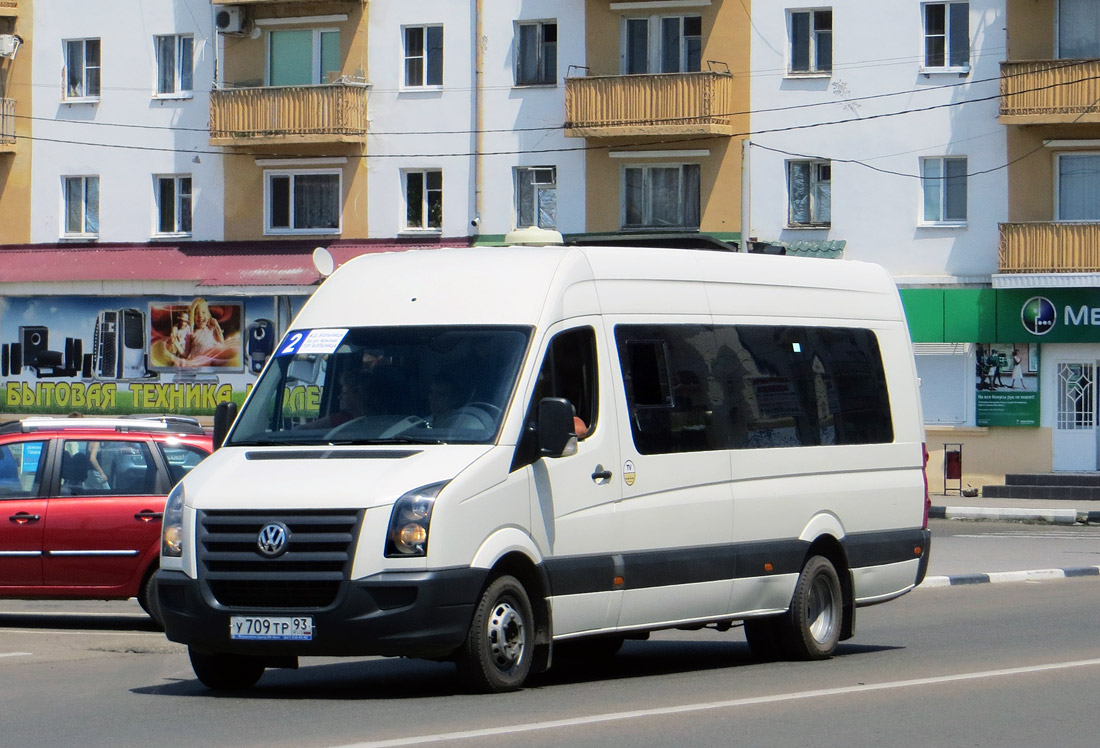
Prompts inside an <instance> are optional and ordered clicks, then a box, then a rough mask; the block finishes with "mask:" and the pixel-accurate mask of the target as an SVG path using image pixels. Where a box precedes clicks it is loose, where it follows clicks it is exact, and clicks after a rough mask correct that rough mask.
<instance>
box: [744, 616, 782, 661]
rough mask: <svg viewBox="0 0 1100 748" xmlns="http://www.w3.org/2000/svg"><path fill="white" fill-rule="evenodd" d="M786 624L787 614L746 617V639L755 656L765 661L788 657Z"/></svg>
mask: <svg viewBox="0 0 1100 748" xmlns="http://www.w3.org/2000/svg"><path fill="white" fill-rule="evenodd" d="M786 626H787V621H786V617H785V616H768V617H766V618H747V619H745V639H746V640H747V641H748V643H749V649H751V650H752V654H753V656H754V657H755V658H756V659H758V660H763V661H764V662H772V661H774V660H782V659H784V658H786V656H787V648H786V644H785V642H786Z"/></svg>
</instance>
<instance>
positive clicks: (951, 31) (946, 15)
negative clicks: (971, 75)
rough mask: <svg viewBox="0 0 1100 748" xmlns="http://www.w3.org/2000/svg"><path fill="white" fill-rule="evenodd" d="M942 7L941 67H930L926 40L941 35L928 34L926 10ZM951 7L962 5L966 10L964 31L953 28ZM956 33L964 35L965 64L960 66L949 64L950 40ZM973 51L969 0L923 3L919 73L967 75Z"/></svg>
mask: <svg viewBox="0 0 1100 748" xmlns="http://www.w3.org/2000/svg"><path fill="white" fill-rule="evenodd" d="M938 5H942V6H943V19H944V20H943V23H944V32H943V34H942V36H943V44H944V48H943V65H932V64H930V63H929V60H928V40H929V39H930V38H933V37H939V36H941V34H930V33H929V32H928V10H929V8H931V7H933V6H938ZM953 5H963V6H966V9H967V14H966V15H967V22H966V29H965V30H964V31H961V32H960V31H958V30H957V29H956V28H954V25H953V24H952V22H951V7H950V6H953ZM957 33H965V34H966V62H965V63H964V64H962V65H952V64H951V47H952V43H951V42H952V38H953V37H954V36H955V35H956V34H957ZM973 52H974V50H973V47H972V44H971V39H970V2H969V0H962V1H959V0H948V1H947V2H936V3H923V4H922V5H921V56H920V59H921V71H922V72H925V73H967V72H969V71H970V57H971V55H972V54H973Z"/></svg>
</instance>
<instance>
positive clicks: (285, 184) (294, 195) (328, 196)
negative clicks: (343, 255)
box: [264, 170, 341, 234]
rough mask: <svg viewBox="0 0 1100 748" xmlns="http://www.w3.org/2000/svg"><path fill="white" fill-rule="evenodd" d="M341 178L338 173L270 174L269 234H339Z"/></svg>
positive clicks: (268, 194)
mask: <svg viewBox="0 0 1100 748" xmlns="http://www.w3.org/2000/svg"><path fill="white" fill-rule="evenodd" d="M340 176H341V173H340V171H338V170H332V171H320V172H267V173H266V174H265V180H264V181H265V185H266V191H267V195H266V204H267V225H266V228H265V231H266V233H269V234H288V233H299V234H337V233H339V232H340Z"/></svg>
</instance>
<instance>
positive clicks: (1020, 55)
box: [1005, 0, 1055, 62]
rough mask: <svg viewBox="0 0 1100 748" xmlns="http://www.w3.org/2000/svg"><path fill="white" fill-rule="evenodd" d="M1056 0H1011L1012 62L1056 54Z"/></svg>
mask: <svg viewBox="0 0 1100 748" xmlns="http://www.w3.org/2000/svg"><path fill="white" fill-rule="evenodd" d="M1054 6H1055V2H1054V0H1008V2H1007V3H1006V6H1005V21H1006V26H1007V27H1008V57H1007V59H1008V60H1010V61H1012V62H1020V61H1022V60H1050V59H1052V58H1053V57H1054Z"/></svg>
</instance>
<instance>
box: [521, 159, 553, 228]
mask: <svg viewBox="0 0 1100 748" xmlns="http://www.w3.org/2000/svg"><path fill="white" fill-rule="evenodd" d="M530 226H537V227H539V228H540V229H556V228H557V227H558V176H557V168H556V167H554V166H533V167H519V168H517V169H516V228H521V229H522V228H528V227H530Z"/></svg>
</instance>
